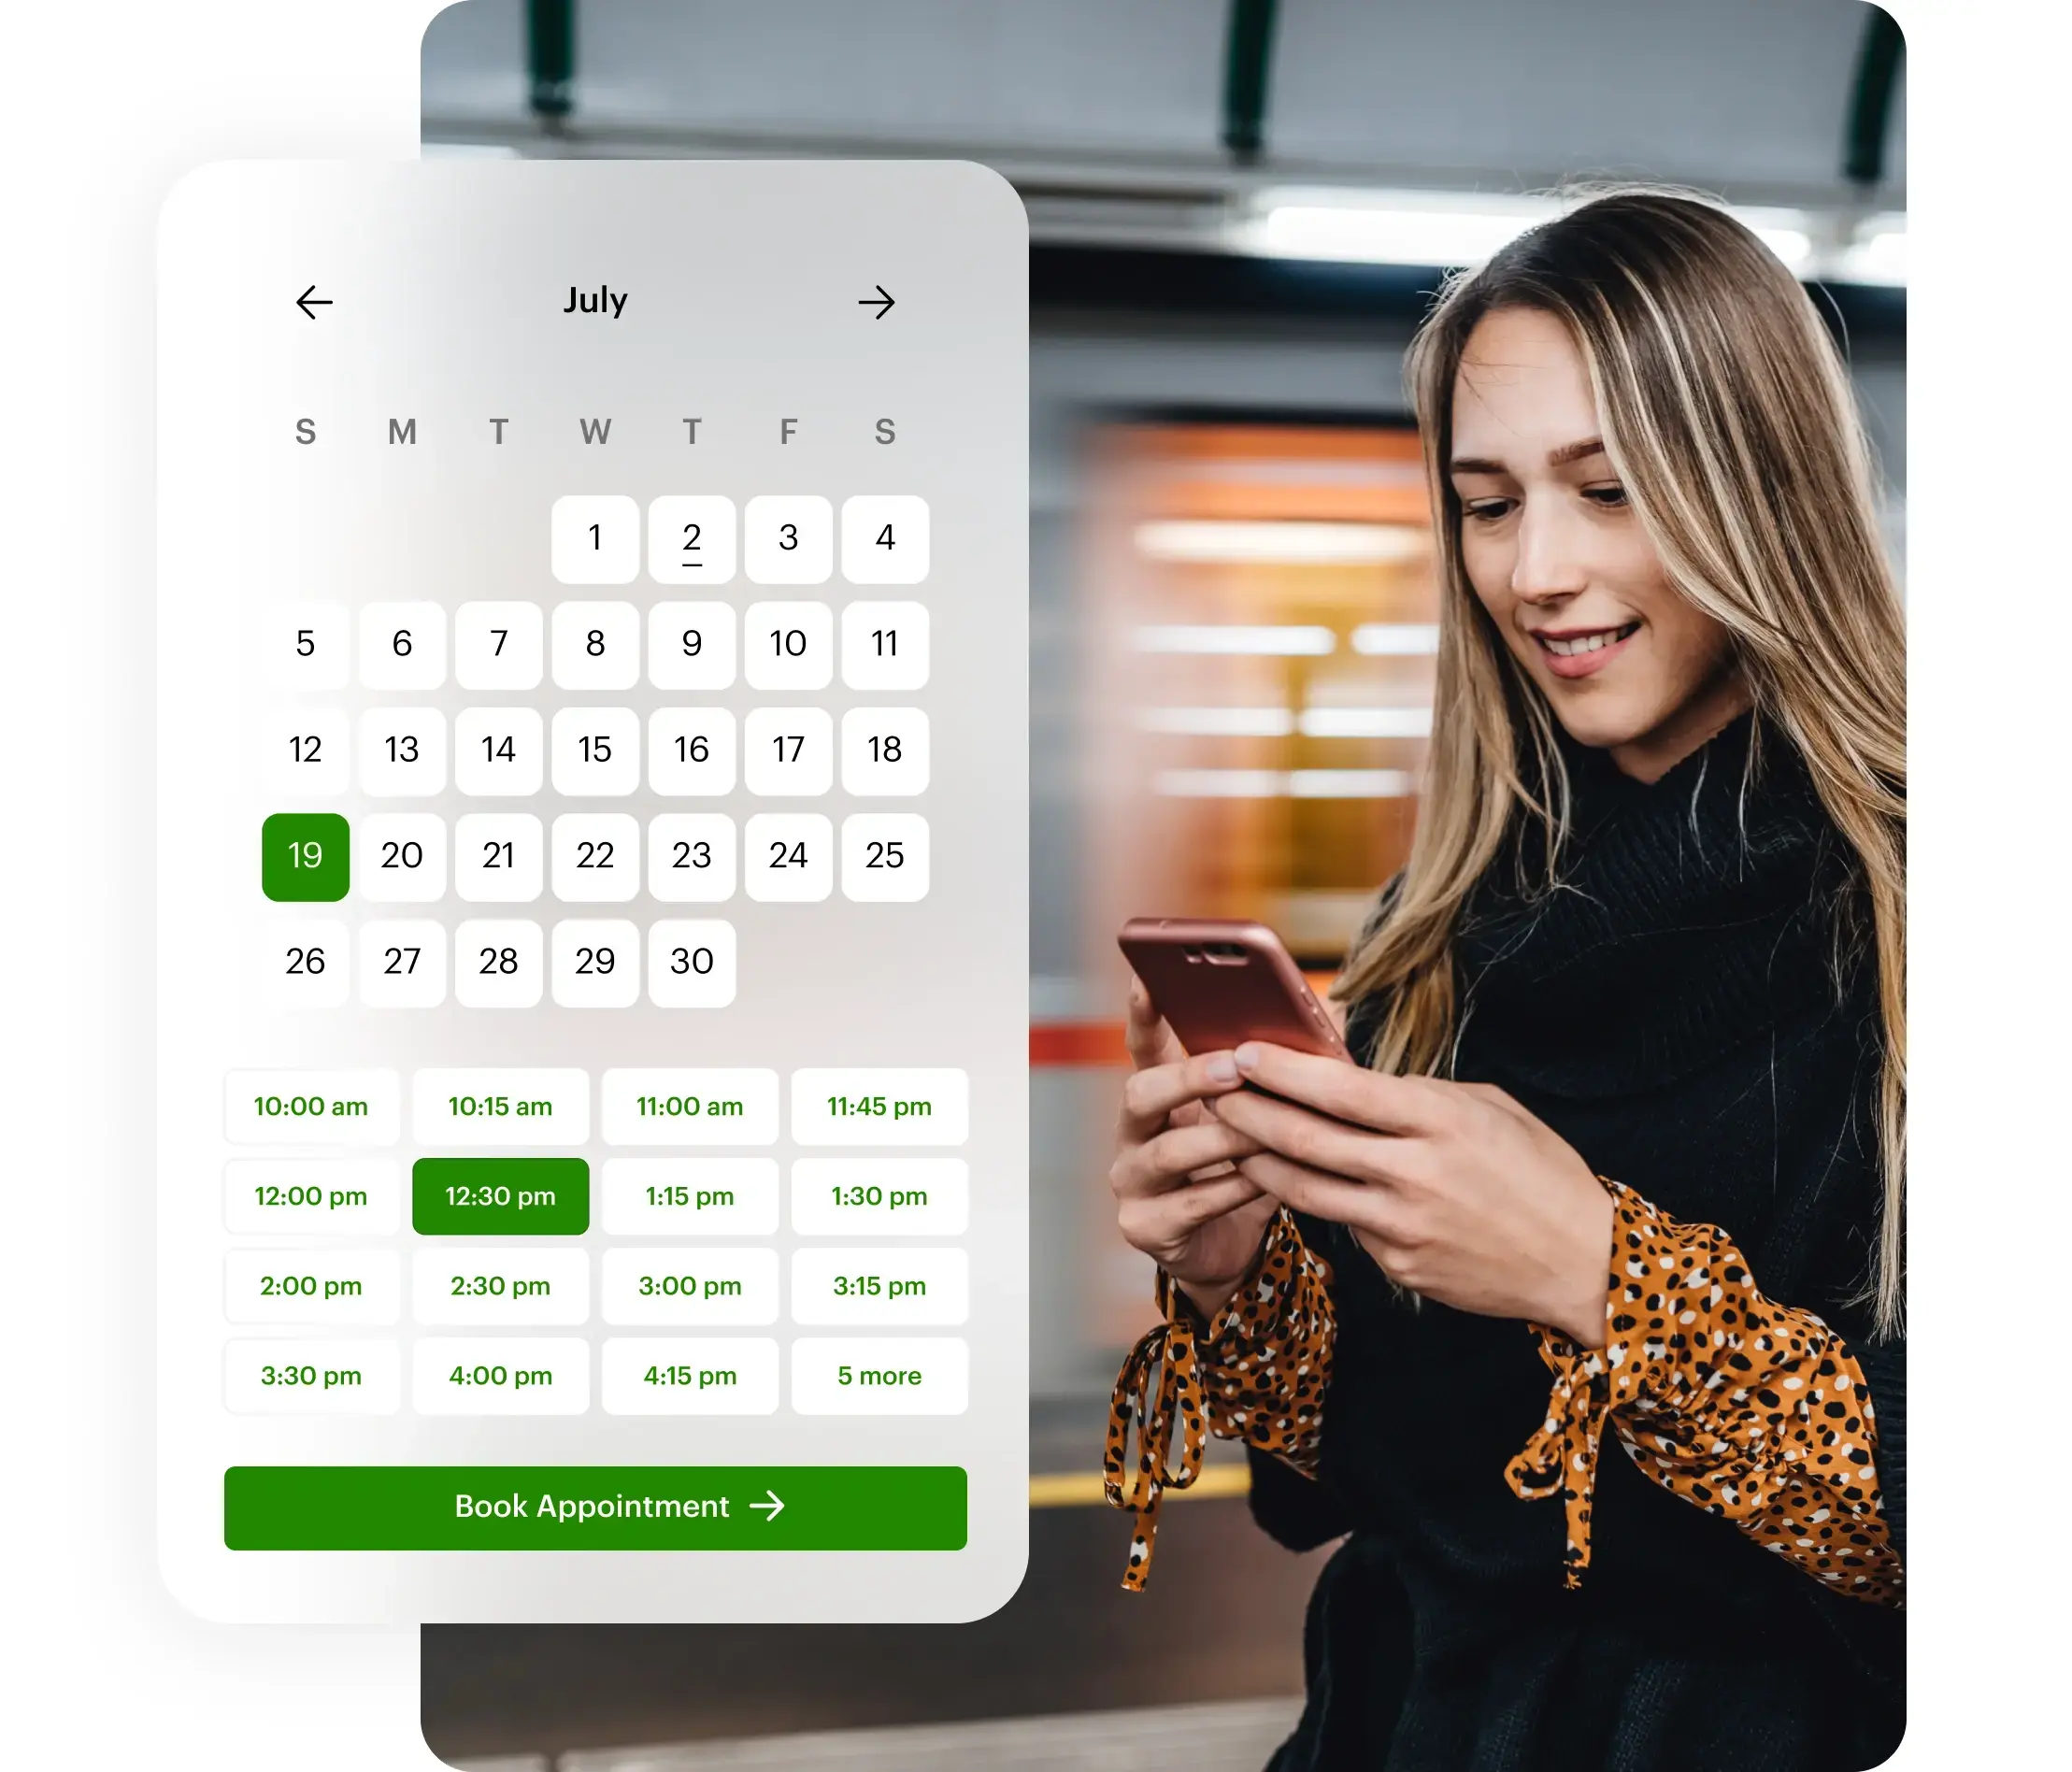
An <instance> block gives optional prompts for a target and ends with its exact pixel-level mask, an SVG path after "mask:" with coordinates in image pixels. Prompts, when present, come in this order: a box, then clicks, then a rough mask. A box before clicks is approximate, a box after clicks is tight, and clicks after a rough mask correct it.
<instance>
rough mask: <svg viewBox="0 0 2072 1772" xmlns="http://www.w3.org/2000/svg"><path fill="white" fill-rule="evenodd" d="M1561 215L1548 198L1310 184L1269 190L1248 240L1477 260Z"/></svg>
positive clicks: (1299, 253) (1376, 254)
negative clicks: (1312, 186)
mask: <svg viewBox="0 0 2072 1772" xmlns="http://www.w3.org/2000/svg"><path fill="white" fill-rule="evenodd" d="M1559 213H1560V210H1559V207H1558V206H1556V205H1555V204H1553V203H1552V202H1550V201H1549V200H1548V199H1546V198H1544V197H1519V196H1503V195H1493V196H1482V195H1479V194H1477V193H1470V192H1435V191H1357V190H1347V189H1331V188H1322V189H1309V190H1285V191H1267V192H1263V193H1261V194H1260V196H1259V198H1258V199H1257V207H1256V210H1255V212H1254V215H1253V216H1252V218H1251V219H1250V220H1249V221H1241V222H1239V223H1238V224H1237V229H1236V231H1237V233H1238V234H1239V236H1241V243H1242V244H1244V245H1247V246H1249V247H1250V250H1252V251H1255V252H1263V253H1267V254H1270V255H1272V256H1275V257H1279V258H1312V259H1349V260H1356V261H1365V262H1367V263H1370V264H1440V265H1453V264H1478V263H1479V262H1480V261H1481V260H1483V259H1485V258H1487V257H1489V255H1490V254H1491V253H1492V252H1493V251H1495V250H1497V249H1498V248H1499V247H1501V246H1503V245H1505V244H1506V243H1507V242H1508V241H1510V240H1512V239H1515V238H1516V237H1517V236H1519V235H1521V234H1522V233H1523V232H1524V231H1525V230H1526V229H1527V228H1529V227H1531V226H1532V225H1533V224H1534V223H1535V222H1536V221H1547V220H1549V219H1550V217H1552V216H1554V215H1557V214H1559Z"/></svg>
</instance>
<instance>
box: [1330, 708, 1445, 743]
mask: <svg viewBox="0 0 2072 1772" xmlns="http://www.w3.org/2000/svg"><path fill="white" fill-rule="evenodd" d="M1297 730H1299V731H1300V732H1301V734H1302V736H1304V737H1305V738H1423V737H1427V736H1430V734H1431V731H1432V710H1431V709H1430V708H1429V707H1305V708H1304V709H1303V710H1302V718H1301V720H1300V722H1297Z"/></svg>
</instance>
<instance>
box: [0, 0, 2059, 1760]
mask: <svg viewBox="0 0 2072 1772" xmlns="http://www.w3.org/2000/svg"><path fill="white" fill-rule="evenodd" d="M973 3H974V4H976V3H977V0H973ZM1203 3H1204V4H1207V0H1203ZM1722 4H1723V5H1730V4H1732V0H1722ZM432 9H433V8H431V7H428V6H426V5H425V4H423V0H353V4H351V5H340V4H336V3H333V4H325V5H317V4H304V3H302V0H244V3H243V4H233V3H232V0H190V3H189V4H186V5H182V6H179V7H167V6H165V5H164V4H163V0H100V3H99V4H83V5H77V6H70V5H67V6H43V7H33V8H32V7H25V6H22V5H19V4H18V5H16V6H14V7H11V8H10V16H9V19H8V26H7V42H8V56H7V79H8V83H9V90H8V94H7V103H6V105H5V106H0V131H4V132H5V136H6V151H5V154H4V156H0V180H4V182H5V192H4V197H0V217H4V218H5V227H6V243H7V250H6V253H5V258H4V262H0V501H4V502H0V591H4V595H5V599H6V601H5V607H6V610H7V625H6V628H5V630H4V632H5V649H4V650H0V660H4V662H5V665H6V687H5V690H4V691H0V769H4V770H5V779H4V781H0V809H4V817H5V819H6V825H5V831H6V836H5V839H4V848H0V932H4V934H0V942H4V946H0V955H4V958H5V971H4V972H0V979H4V983H0V993H4V995H0V1003H4V1015H5V1020H4V1022H0V1039H4V1041H5V1059H6V1062H5V1064H4V1065H0V1079H4V1084H0V1086H4V1088H5V1091H6V1095H5V1106H6V1109H7V1111H6V1116H5V1122H4V1123H5V1125H6V1129H7V1145H6V1147H5V1150H6V1156H7V1162H6V1165H5V1167H4V1169H0V1177H4V1188H5V1193H4V1198H5V1202H6V1207H5V1216H4V1217H0V1227H4V1230H0V1235H4V1236H5V1241H4V1243H0V1251H4V1255H5V1260H4V1263H0V1274H4V1275H5V1282H4V1284H0V1361H4V1363H5V1365H4V1370H0V1398H4V1408H5V1414H4V1416H0V1421H4V1422H5V1427H4V1429H0V1435H4V1438H0V1451H4V1456H0V1532H4V1534H5V1538H4V1543H5V1555H4V1560H0V1593H4V1596H5V1608H6V1609H5V1616H4V1621H0V1631H4V1632H5V1633H6V1636H7V1641H6V1643H5V1644H4V1645H0V1752H4V1753H5V1755H6V1757H7V1762H8V1764H10V1765H21V1766H24V1767H36V1768H41V1767H58V1766H79V1767H92V1768H96V1769H97V1768H101V1767H109V1768H117V1767H123V1766H129V1765H136V1766H140V1767H141V1766H150V1767H152V1768H160V1767H187V1766H197V1767H203V1766H206V1767H210V1768H225V1769H226V1772H227V1769H228V1768H240V1769H241V1768H246V1767H250V1768H252V1772H261V1769H262V1768H263V1769H264V1772H281V1769H282V1768H295V1769H297V1772H301V1769H302V1768H310V1769H311V1772H318V1769H322V1768H332V1767H337V1768H355V1769H357V1768H369V1767H379V1768H388V1767H411V1766H419V1765H424V1766H430V1765H436V1764H437V1763H436V1761H434V1760H433V1759H432V1757H431V1756H430V1754H429V1753H428V1752H427V1751H425V1750H424V1749H423V1747H422V1743H421V1740H420V1737H419V1735H418V1727H417V1634H416V1633H415V1632H414V1631H407V1630H399V1631H381V1632H372V1631H359V1632H345V1631H319V1630H300V1631H298V1630H282V1629H268V1630H263V1631H261V1630H250V1631H240V1630H231V1629H224V1628H221V1627H214V1626H204V1625H201V1624H197V1623H193V1622H189V1621H188V1620H186V1619H185V1618H183V1617H182V1616H181V1615H180V1614H179V1612H178V1611H177V1610H176V1609H175V1608H174V1607H173V1605H172V1603H171V1601H170V1600H168V1599H167V1598H166V1597H165V1595H164V1593H162V1591H161V1590H160V1589H159V1587H158V1585H157V1580H156V1577H155V1575H154V1574H153V1572H152V1558H151V1555H150V1544H149V1536H148V1534H149V1522H150V1447H149V1443H148V1435H149V1423H150V1353H149V1348H148V1345H147V1340H146V1336H147V1334H148V1325H149V1322H150V1292H149V1273H150V1215H149V1198H150V1193H149V1189H150V1181H149V1166H148V1153H149V1148H150V1111H149V1103H150V1007H151V1006H150V1000H149V987H148V979H149V976H150V949H149V945H148V931H149V928H150V907H149V905H148V903H147V902H146V899H145V894H144V890H143V889H144V882H145V881H146V880H147V879H149V874H150V868H149V844H150V745H149V735H150V693H149V684H150V644H151V634H150V607H151V604H150V558H151V537H150V472H151V457H150V409H149V403H150V385H151V377H150V263H151V250H150V236H151V224H152V216H153V212H154V210H155V207H156V204H157V199H158V195H159V193H160V192H161V191H162V190H163V189H164V186H165V185H166V183H168V182H169V181H170V179H172V178H173V177H175V176H176V175H177V174H178V173H179V171H180V170H182V169H183V168H185V167H186V166H188V165H191V164H196V163H198V162H201V161H205V160H208V159H212V158H220V157H224V156H229V155H294V154H307V155H320V154H321V155H350V154H361V155H395V156H402V155H407V154H409V153H411V152H413V151H414V150H415V145H416V140H417V135H418V127H419V119H418V95H417V69H418V38H419V35H420V32H421V30H422V23H423V21H424V20H425V18H426V17H427V16H429V13H430V12H431V10H432ZM1893 11H1894V13H1895V14H1896V15H1897V16H1898V17H1899V18H1900V20H1901V22H1902V23H1903V24H1904V25H1905V26H1906V27H1907V30H1908V81H1909V85H1910V89H1911V90H1910V92H1909V107H1908V108H1909V123H1910V128H1911V131H1912V134H1913V140H1912V142H1911V144H1910V152H1909V156H1908V183H1909V187H1910V189H1909V193H1908V196H1909V209H1910V216H1909V226H1910V232H1911V250H1912V256H1913V263H1914V270H1913V282H1912V291H1911V295H1910V310H1909V322H1910V326H1911V343H1912V361H1911V364H1910V377H1909V381H1910V387H1909V394H1910V398H1909V407H1910V408H1911V409H1910V412H1909V419H1910V422H1911V429H1912V435H1911V436H1910V437H1909V440H1908V466H1909V472H1908V480H1909V492H1910V509H1909V520H1908V529H1909V533H1908V555H1909V559H1908V584H1909V593H1910V595H1909V604H1910V608H1909V617H1910V621H1911V623H1912V653H1913V659H1914V666H1913V700H1912V721H1913V752H1914V759H1915V761H1914V783H1913V798H1914V807H1915V818H1914V827H1915V830H1914V846H1913V858H1912V879H1913V904H1914V930H1915V951H1914V958H1913V965H1912V976H1911V980H1910V984H1911V998H1912V1004H1913V1022H1914V1038H1913V1051H1912V1066H1913V1069H1912V1076H1913V1090H1914V1108H1913V1113H1914V1129H1915V1130H1914V1145H1913V1173H1914V1177H1915V1180H1914V1188H1913V1213H1912V1245H1913V1285H1912V1293H1913V1322H1912V1350H1913V1375H1912V1382H1911V1386H1910V1389H1911V1392H1912V1405H1913V1407H1912V1411H1911V1426H1910V1431H1911V1436H1912V1444H1911V1448H1910V1450H1911V1453H1912V1457H1911V1460H1910V1464H1911V1471H1910V1477H1911V1502H1912V1509H1911V1513H1912V1521H1911V1523H1912V1539H1911V1543H1910V1546H1909V1550H1910V1565H1911V1566H1910V1570H1909V1575H1910V1589H1911V1595H1910V1605H1911V1616H1912V1644H1913V1680H1912V1717H1913V1722H1912V1728H1911V1731H1910V1733H1909V1736H1908V1742H1907V1745H1906V1747H1905V1748H1904V1749H1903V1750H1902V1751H1901V1753H1900V1754H1899V1756H1898V1758H1897V1759H1896V1760H1895V1761H1893V1765H1898V1766H1902V1767H1906V1768H1915V1767H1942V1766H1952V1765H1965V1766H1968V1767H1988V1766H1991V1767H2001V1766H2007V1767H2017V1766H2026V1765H2041V1764H2055V1763H2061V1762H2062V1761H2063V1760H2064V1759H2065V1755H2066V1751H2067V1750H2066V1745H2065V1736H2066V1734H2067V1733H2072V1720H2068V1719H2067V1718H2066V1717H2065V1706H2064V1703H2063V1701H2062V1697H2061V1693H2062V1689H2063V1679H2064V1675H2063V1661H2064V1652H2065V1634H2064V1626H2063V1622H2062V1621H2063V1618H2064V1616H2065V1611H2064V1606H2065V1596H2066V1593H2067V1589H2068V1587H2072V1552H2068V1550H2067V1545H2068V1542H2072V1534H2068V1533H2067V1532H2066V1531H2065V1522H2064V1512H2065V1501H2064V1500H2063V1496H2064V1494H2065V1487H2066V1485H2065V1474H2066V1455H2067V1450H2068V1448H2067V1438H2068V1436H2067V1433H2066V1429H2065V1398H2064V1395H2063V1390H2064V1386H2065V1378H2064V1376H2063V1375H2064V1371H2065V1356H2064V1351H2063V1349H2064V1342H2063V1336H2064V1333H2065V1328H2064V1322H2063V1319H2064V1315H2065V1306H2064V1302H2063V1301H2064V1300H2065V1296H2066V1294H2067V1288H2066V1285H2065V1279H2064V1274H2063V1269H2064V1265H2065V1259H2066V1253H2067V1250H2068V1249H2072V1222H2068V1220H2072V1212H2068V1209H2067V1206H2066V1192H2067V1190H2066V1180H2067V1175H2066V1170H2067V1165H2066V1162H2065V1137H2064V1136H2063V1133H2062V1131H2061V1126H2062V1105H2063V1103H2064V1102H2065V1098H2066V1090H2065V1079H2064V1070H2065V1062H2064V1055H2065V1039H2064V1036H2063V1033H2062V1029H2063V1026H2064V1024H2065V1006H2066V1003H2067V993H2068V987H2072V976H2068V974H2072V967H2068V965H2067V963H2066V960H2067V955H2066V946H2067V943H2066V936H2065V917H2064V916H2063V914H2062V912H2061V910H2060V907H2059V900H2060V897H2061V890H2060V881H2061V879H2062V875H2061V873H2060V870H2059V867H2058V864H2059V863H2060V860H2061V856H2062V855H2063V853H2064V851H2065V849H2066V847H2067V846H2066V844H2065V841H2064V840H2063V838H2062V836H2061V835H2060V834H2061V832H2062V830H2063V829H2064V827H2065V815H2064V813H2063V811H2062V810H2061V805H2060V803H2061V801H2062V798H2063V787H2062V782H2063V779H2064V761H2063V759H2064V751H2065V742H2064V737H2063V733H2062V723H2063V719H2062V710H2063V708H2064V707H2065V706H2066V703H2067V699H2068V698H2067V695H2066V693H2065V686H2064V681H2063V679H2064V678H2065V665H2064V664H2063V663H2062V661H2063V659H2064V658H2065V653H2064V651H2062V650H2061V636H2060V630H2059V623H2058V620H2057V618H2058V617H2059V615H2060V613H2061V611H2062V610H2063V609H2064V608H2065V606H2066V604H2067V600H2068V597H2067V584H2066V579H2067V572H2066V563H2065V544H2064V539H2063V535H2062V529H2063V523H2062V517H2061V513H2062V511H2063V510H2064V508H2065V498H2064V496H2063V494H2062V493H2061V491H2060V489H2059V487H2058V484H2057V482H2058V480H2059V479H2060V478H2061V476H2062V472H2063V469H2062V467H2061V463H2062V461H2063V457H2064V451H2065V413H2066V411H2067V409H2068V401H2067V395H2068V393H2072V387H2068V385H2067V384H2068V381H2072V376H2068V372H2067V364H2068V355H2067V352H2066V350H2065V347H2064V344H2063V342H2062V340H2061V336H2060V335H2061V332H2062V322H2060V320H2059V318H2058V316H2059V314H2060V312H2061V310H2062V308H2063V306H2064V300H2063V289H2062V287H2061V286H2060V285H2058V284H2057V282H2056V279H2046V277H2045V275H2044V270H2045V265H2046V264H2047V263H2050V262H2052V261H2055V260H2057V259H2059V258H2060V257H2062V254H2063V243H2064V226H2063V222H2062V220H2061V217H2062V213H2063V192H2062V189H2061V183H2062V177H2063V175H2062V172H2061V171H2060V170H2059V168H2060V165H2061V164H2062V158H2061V152H2060V143H2059V142H2058V140H2057V139H2056V138H2057V137H2058V136H2059V135H2060V133H2061V131H2062V124H2063V116H2064V96H2063V91H2062V88H2063V70H2064V69H2065V66H2066V65H2068V64H2072V19H2068V18H2067V16H2066V15H2065V13H2064V11H2063V10H2062V9H2059V8H2054V7H2050V8H2047V7H2042V6H2039V5H2034V4H2021V3H2020V0H1912V3H1911V4H1899V3H1898V0H1894V4H1893ZM1602 47H1603V49H1604V52H1605V53H1606V54H1607V55H1608V56H1609V55H1614V54H1615V53H1616V44H1615V43H1611V42H1607V43H1605V44H1604V45H1603V46H1602ZM1465 79H1466V81H1467V85H1466V89H1465V93H1464V100H1465V102H1466V103H1470V104H1471V103H1472V99H1473V93H1472V73H1471V72H1470V73H1469V74H1468V75H1467V76H1466V77H1465Z"/></svg>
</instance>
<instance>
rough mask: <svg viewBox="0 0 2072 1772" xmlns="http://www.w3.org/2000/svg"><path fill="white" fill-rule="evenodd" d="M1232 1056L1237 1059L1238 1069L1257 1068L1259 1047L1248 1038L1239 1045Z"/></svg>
mask: <svg viewBox="0 0 2072 1772" xmlns="http://www.w3.org/2000/svg"><path fill="white" fill-rule="evenodd" d="M1234 1056H1235V1057H1236V1060H1237V1068H1238V1069H1239V1070H1248V1071H1249V1070H1257V1069H1258V1068H1259V1049H1258V1047H1256V1046H1254V1045H1253V1044H1252V1043H1251V1042H1250V1040H1247V1041H1246V1042H1245V1043H1244V1045H1242V1046H1240V1047H1239V1048H1238V1049H1237V1050H1236V1053H1235V1054H1234Z"/></svg>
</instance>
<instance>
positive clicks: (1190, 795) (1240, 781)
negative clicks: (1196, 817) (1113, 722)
mask: <svg viewBox="0 0 2072 1772" xmlns="http://www.w3.org/2000/svg"><path fill="white" fill-rule="evenodd" d="M1151 787H1152V790H1153V792H1155V793H1163V794H1167V795H1169V796H1171V797H1173V798H1175V799H1181V800H1275V799H1279V798H1280V797H1281V796H1282V795H1283V794H1285V793H1287V792H1288V776H1287V772H1286V771H1285V770H1281V769H1161V770H1160V771H1159V772H1158V774H1157V775H1155V776H1153V777H1152V778H1151Z"/></svg>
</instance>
